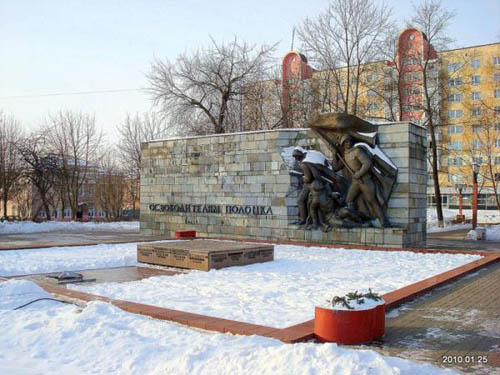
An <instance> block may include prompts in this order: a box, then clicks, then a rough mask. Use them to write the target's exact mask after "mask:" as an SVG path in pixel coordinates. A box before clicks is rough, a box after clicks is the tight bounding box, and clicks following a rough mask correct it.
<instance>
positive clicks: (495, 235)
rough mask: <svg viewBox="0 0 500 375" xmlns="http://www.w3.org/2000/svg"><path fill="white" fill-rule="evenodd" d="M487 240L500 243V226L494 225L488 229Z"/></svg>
mask: <svg viewBox="0 0 500 375" xmlns="http://www.w3.org/2000/svg"><path fill="white" fill-rule="evenodd" d="M486 240H487V241H500V225H492V226H490V227H486Z"/></svg>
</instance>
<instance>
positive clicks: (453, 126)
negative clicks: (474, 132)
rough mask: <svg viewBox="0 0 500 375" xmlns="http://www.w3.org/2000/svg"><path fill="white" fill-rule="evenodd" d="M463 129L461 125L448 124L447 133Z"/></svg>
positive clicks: (458, 131)
mask: <svg viewBox="0 0 500 375" xmlns="http://www.w3.org/2000/svg"><path fill="white" fill-rule="evenodd" d="M463 131H464V127H463V126H462V125H448V134H460V133H462V132H463Z"/></svg>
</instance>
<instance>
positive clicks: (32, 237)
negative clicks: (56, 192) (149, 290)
mask: <svg viewBox="0 0 500 375" xmlns="http://www.w3.org/2000/svg"><path fill="white" fill-rule="evenodd" d="M166 239H169V238H168V237H166V236H154V237H153V236H144V235H141V234H140V232H138V231H129V232H127V231H109V232H84V233H82V232H65V231H57V232H44V233H22V234H0V251H1V250H19V249H33V248H39V247H53V246H83V245H95V244H102V243H126V242H145V241H159V240H166Z"/></svg>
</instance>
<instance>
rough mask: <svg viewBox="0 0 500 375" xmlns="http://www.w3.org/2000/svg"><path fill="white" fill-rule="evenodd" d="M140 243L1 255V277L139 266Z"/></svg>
mask: <svg viewBox="0 0 500 375" xmlns="http://www.w3.org/2000/svg"><path fill="white" fill-rule="evenodd" d="M136 245H137V244H136V243H126V244H113V245H110V244H103V245H97V246H74V247H51V248H48V249H33V250H9V251H0V276H14V275H25V274H35V273H46V272H56V271H77V270H83V269H91V268H105V267H120V266H132V265H136V264H137V249H136Z"/></svg>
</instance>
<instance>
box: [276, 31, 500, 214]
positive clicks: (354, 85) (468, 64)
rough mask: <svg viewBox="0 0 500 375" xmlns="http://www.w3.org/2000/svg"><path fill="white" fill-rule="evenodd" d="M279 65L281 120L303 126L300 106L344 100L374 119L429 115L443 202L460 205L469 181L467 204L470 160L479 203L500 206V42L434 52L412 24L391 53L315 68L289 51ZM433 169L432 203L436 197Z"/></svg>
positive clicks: (321, 106) (332, 106) (323, 106)
mask: <svg viewBox="0 0 500 375" xmlns="http://www.w3.org/2000/svg"><path fill="white" fill-rule="evenodd" d="M282 72H283V73H282V74H283V76H282V81H281V83H282V97H283V100H282V103H283V105H284V106H285V107H284V111H283V112H284V114H285V124H286V126H294V127H297V126H303V124H304V121H302V120H301V119H303V118H304V116H299V117H297V116H295V115H294V114H296V113H299V112H300V111H302V112H304V111H311V112H314V111H343V110H345V109H346V108H348V110H349V111H350V112H351V113H356V114H357V115H358V116H360V117H363V118H366V119H369V120H371V121H374V122H386V121H413V122H416V123H420V124H422V125H426V124H428V122H429V117H430V116H432V120H433V124H434V128H435V132H434V135H435V141H436V144H437V145H438V147H437V148H438V169H439V179H440V186H441V192H442V202H443V204H444V206H445V207H451V208H454V207H457V206H458V194H457V189H456V188H457V186H458V184H463V185H466V187H465V188H464V189H463V193H464V194H463V197H464V205H465V207H467V206H469V205H470V197H471V194H472V188H471V185H472V165H473V163H478V164H480V173H479V189H480V190H479V208H483V209H486V208H496V207H497V205H496V201H497V199H496V196H497V195H498V194H499V192H498V191H497V189H496V186H497V183H499V182H500V43H493V44H487V45H480V46H471V47H466V48H459V49H453V50H446V51H439V52H438V51H436V50H435V49H434V47H433V46H432V45H431V44H430V43H429V41H428V39H427V37H426V35H425V34H424V33H422V32H421V31H419V30H417V29H414V28H410V29H406V30H404V31H403V32H402V33H401V34H400V35H399V37H398V40H397V43H396V48H395V51H394V57H392V58H390V59H387V60H383V61H376V62H372V63H368V64H364V65H363V66H362V67H359V69H358V67H351V68H347V67H342V68H339V69H336V70H335V71H331V70H323V71H316V70H314V69H312V68H311V67H310V66H309V64H308V61H307V58H306V57H305V56H304V55H302V54H300V53H298V52H295V51H292V52H289V53H288V54H286V55H285V57H284V59H283V65H282ZM290 82H292V83H290ZM304 90H306V91H307V92H308V94H309V96H310V97H311V98H312V99H311V103H310V105H309V107H304V106H301V101H300V100H297V99H294V98H295V97H302V96H303V94H301V95H296V94H295V93H296V92H303V91H304ZM347 95H350V100H349V102H348V103H347V101H346V96H347ZM294 100H295V102H294ZM294 107H295V108H294ZM287 115H288V116H287ZM287 117H288V118H287ZM296 118H298V119H299V121H296V120H295V119H296ZM430 140H431V138H430V137H429V141H430ZM431 177H432V175H430V178H429V185H428V203H429V205H432V204H433V203H435V199H434V190H433V181H432V179H431Z"/></svg>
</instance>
